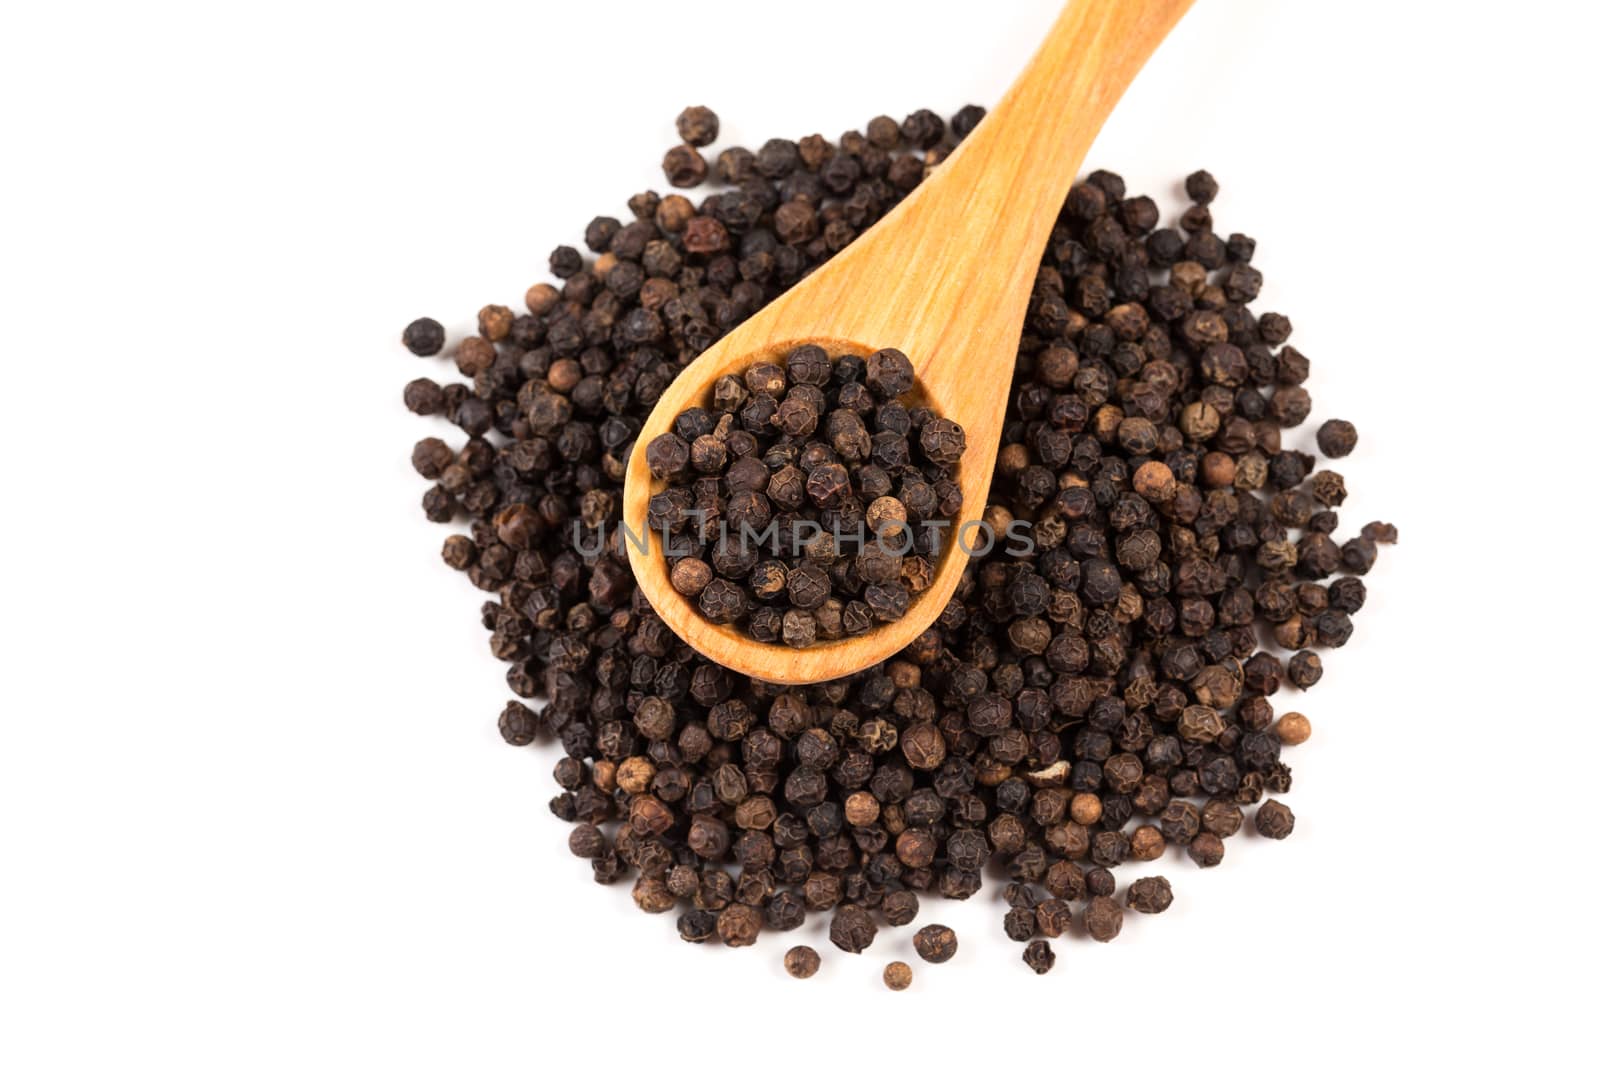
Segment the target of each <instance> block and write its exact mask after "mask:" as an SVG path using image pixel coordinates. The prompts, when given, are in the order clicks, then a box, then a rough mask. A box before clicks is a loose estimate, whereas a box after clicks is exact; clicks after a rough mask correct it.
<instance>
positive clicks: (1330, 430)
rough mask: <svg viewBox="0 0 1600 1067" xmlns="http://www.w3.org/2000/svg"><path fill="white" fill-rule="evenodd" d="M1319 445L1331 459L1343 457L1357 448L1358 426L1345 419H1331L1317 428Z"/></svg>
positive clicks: (1323, 452)
mask: <svg viewBox="0 0 1600 1067" xmlns="http://www.w3.org/2000/svg"><path fill="white" fill-rule="evenodd" d="M1317 447H1318V448H1319V449H1321V450H1322V454H1323V455H1324V456H1327V457H1328V458H1329V459H1343V458H1344V457H1345V456H1348V455H1349V454H1350V453H1352V452H1354V451H1355V450H1356V428H1355V426H1354V425H1352V424H1351V423H1348V422H1346V421H1344V420H1343V419H1329V420H1328V421H1327V422H1325V423H1323V424H1322V425H1321V426H1320V427H1318V428H1317Z"/></svg>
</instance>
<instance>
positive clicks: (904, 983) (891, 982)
mask: <svg viewBox="0 0 1600 1067" xmlns="http://www.w3.org/2000/svg"><path fill="white" fill-rule="evenodd" d="M883 984H884V985H886V986H888V987H889V988H890V989H892V990H894V991H895V992H896V993H898V992H901V991H902V990H905V989H910V988H911V967H910V966H909V965H907V964H905V963H902V962H900V961H899V960H895V961H894V962H893V963H891V964H889V965H888V966H886V967H885V968H884V969H883Z"/></svg>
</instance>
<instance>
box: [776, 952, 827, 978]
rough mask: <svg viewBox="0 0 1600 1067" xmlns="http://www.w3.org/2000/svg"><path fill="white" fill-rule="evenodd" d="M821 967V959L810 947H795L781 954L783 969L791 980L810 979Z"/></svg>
mask: <svg viewBox="0 0 1600 1067" xmlns="http://www.w3.org/2000/svg"><path fill="white" fill-rule="evenodd" d="M821 967H822V957H821V956H819V955H817V950H816V949H814V948H812V947H811V946H810V945H796V946H795V947H794V948H791V949H790V950H789V951H788V952H785V953H784V954H783V969H784V970H785V971H788V972H789V976H790V977H791V978H810V977H811V976H812V975H814V974H816V973H817V971H818V970H819V969H820V968H821Z"/></svg>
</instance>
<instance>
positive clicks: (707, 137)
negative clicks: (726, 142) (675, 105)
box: [678, 106, 720, 148]
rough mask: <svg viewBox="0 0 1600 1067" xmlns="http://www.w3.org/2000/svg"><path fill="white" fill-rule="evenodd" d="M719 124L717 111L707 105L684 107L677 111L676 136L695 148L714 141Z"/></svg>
mask: <svg viewBox="0 0 1600 1067" xmlns="http://www.w3.org/2000/svg"><path fill="white" fill-rule="evenodd" d="M719 125H720V124H719V122H718V120H717V113H716V112H715V111H712V110H711V109H710V108H708V107H698V106H697V107H686V108H684V109H683V110H682V111H680V112H678V136H679V137H681V138H683V141H684V143H685V144H689V145H692V146H694V147H695V148H704V147H705V146H706V145H708V144H710V143H711V142H712V141H715V140H716V139H717V132H718V128H719Z"/></svg>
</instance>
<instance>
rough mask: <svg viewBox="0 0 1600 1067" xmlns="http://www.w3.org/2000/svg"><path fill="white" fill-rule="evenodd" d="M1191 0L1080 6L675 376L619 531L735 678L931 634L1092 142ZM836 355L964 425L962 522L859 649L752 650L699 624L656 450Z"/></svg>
mask: <svg viewBox="0 0 1600 1067" xmlns="http://www.w3.org/2000/svg"><path fill="white" fill-rule="evenodd" d="M1192 2H1193V0H1071V2H1070V3H1068V4H1067V6H1066V8H1065V9H1064V10H1063V11H1062V13H1061V15H1060V16H1059V17H1058V18H1057V20H1056V22H1055V24H1054V26H1052V27H1051V29H1050V32H1049V34H1048V35H1047V36H1046V39H1045V41H1044V43H1043V45H1041V47H1040V49H1039V51H1038V52H1037V53H1036V54H1035V56H1034V57H1033V59H1032V61H1030V62H1029V64H1028V66H1027V68H1026V69H1025V70H1024V71H1023V73H1022V74H1021V76H1020V77H1018V79H1017V81H1016V83H1015V84H1014V85H1012V87H1011V89H1010V91H1009V92H1007V93H1006V95H1005V98H1004V99H1002V100H1001V102H1000V103H999V105H998V106H996V108H995V109H994V111H993V112H991V113H990V114H989V115H988V116H987V117H985V118H984V120H983V121H982V122H980V123H979V124H978V126H977V128H976V129H975V130H973V131H972V133H971V134H969V135H968V136H967V138H966V139H965V140H964V141H963V142H962V143H961V144H960V146H959V147H957V148H956V150H955V151H954V152H953V153H952V154H951V155H950V157H949V158H948V159H947V160H945V161H944V162H943V163H941V164H940V165H939V166H938V167H937V168H936V169H935V170H933V171H932V173H930V174H929V176H928V177H927V178H926V179H925V180H924V181H923V182H922V184H920V185H919V186H918V187H917V188H916V189H915V190H913V191H912V192H911V193H910V194H909V195H908V196H907V197H906V198H905V199H904V200H902V201H901V202H900V204H899V205H898V206H897V207H896V208H895V209H894V210H893V211H891V212H889V214H888V215H886V216H885V217H884V218H882V219H880V220H879V221H878V222H876V223H875V224H873V225H872V226H871V227H870V228H869V229H868V230H867V231H866V232H865V233H863V234H862V235H861V236H860V237H858V238H857V239H856V240H855V241H853V242H851V243H850V245H848V246H847V247H846V248H845V249H844V250H843V251H841V252H840V253H839V254H838V255H836V256H834V257H833V258H832V259H831V260H829V261H828V262H827V263H825V264H823V265H822V266H821V267H819V268H818V269H817V270H816V271H814V272H813V273H812V274H811V275H810V276H808V277H807V278H805V279H804V280H803V281H801V282H800V283H799V284H798V285H796V286H795V287H794V288H792V289H790V290H789V291H788V292H787V293H784V294H783V295H782V296H780V297H778V298H777V299H776V300H774V301H773V302H772V303H770V304H768V305H767V306H766V307H764V308H763V309H761V310H760V311H758V312H757V313H756V314H755V315H753V316H751V318H750V319H749V320H747V321H746V322H745V323H744V324H742V325H741V326H739V327H738V328H736V329H735V330H733V331H732V332H731V333H729V334H728V335H727V336H725V337H723V338H722V339H721V340H720V341H718V342H717V343H716V344H714V345H712V346H711V347H710V348H708V349H707V350H706V351H705V352H703V353H702V354H701V355H700V356H699V358H697V359H696V360H695V361H694V362H693V363H691V364H689V366H688V367H686V368H684V370H683V371H682V372H681V373H680V374H679V375H678V377H677V378H676V379H675V380H674V381H673V383H672V384H671V385H670V386H668V388H667V389H666V391H665V392H664V393H663V394H662V396H661V399H660V400H659V401H657V403H656V405H655V408H654V409H653V410H652V411H651V413H650V417H649V418H648V419H647V420H646V421H645V424H644V426H643V427H642V428H641V429H640V431H639V436H638V442H639V443H638V444H637V445H636V446H635V447H634V449H633V451H632V453H631V455H630V456H629V459H628V465H627V474H626V479H627V480H626V484H625V486H624V488H623V497H622V516H623V523H624V526H625V530H626V536H625V538H624V540H625V541H626V544H627V551H628V558H629V562H630V563H631V564H632V567H633V572H634V577H635V579H636V580H637V581H638V583H639V587H640V589H641V590H642V591H643V592H644V595H645V597H646V599H648V600H649V601H650V604H651V606H652V607H654V609H655V610H656V612H657V614H659V615H660V616H661V619H662V621H664V622H665V623H666V624H667V625H668V627H670V628H671V629H672V631H673V632H674V633H676V634H677V635H678V636H679V637H680V638H681V639H682V640H684V641H685V642H687V643H688V644H689V645H690V646H691V647H693V648H694V649H695V650H696V651H698V652H700V653H701V654H702V655H704V656H706V657H707V658H708V659H711V660H713V661H715V662H717V663H720V664H721V665H723V666H724V667H728V668H730V669H732V670H734V671H737V672H739V673H741V674H745V675H749V676H750V677H754V678H760V679H762V680H764V681H771V682H778V683H783V684H788V685H805V684H811V683H815V682H823V681H828V680H830V679H833V678H839V677H843V676H845V675H848V674H853V673H855V672H857V671H860V670H863V669H865V668H867V667H870V666H872V665H874V664H877V663H880V662H882V661H883V660H885V659H888V658H889V657H890V656H893V655H894V654H895V653H896V652H899V651H900V650H901V649H903V648H905V647H906V646H907V645H908V644H910V643H911V642H912V641H914V640H916V638H917V637H918V636H919V635H921V634H922V633H923V631H925V630H927V629H928V627H929V626H931V625H932V624H933V622H934V620H935V619H937V618H938V616H939V614H940V612H942V611H943V610H944V607H945V604H946V603H948V602H949V599H950V597H951V594H952V593H953V592H954V591H955V588H956V585H957V583H958V582H959V581H960V580H961V574H962V572H963V571H964V570H965V568H966V565H967V562H968V558H969V557H968V555H967V553H966V552H964V551H963V550H962V548H961V547H960V546H959V545H957V544H956V543H955V542H956V538H955V536H954V535H953V534H954V531H959V530H961V529H962V528H964V527H965V526H966V524H968V523H970V522H974V521H977V520H978V519H979V518H980V517H981V516H982V514H983V510H984V507H985V505H986V503H987V500H988V495H989V483H990V480H991V478H992V477H993V474H994V464H995V456H996V453H997V452H998V449H999V446H1000V437H1001V433H1002V430H1003V428H1004V418H1005V408H1006V402H1007V398H1008V396H1009V392H1010V386H1011V375H1012V370H1013V368H1014V366H1015V362H1016V353H1017V341H1018V340H1019V338H1020V337H1021V336H1022V326H1023V320H1024V319H1025V318H1026V315H1027V311H1028V304H1029V298H1030V296H1031V295H1032V292H1033V276H1034V272H1035V270H1036V268H1037V266H1038V262H1039V258H1040V255H1041V254H1042V253H1043V251H1044V246H1045V242H1046V241H1047V240H1048V239H1049V236H1050V232H1051V230H1052V228H1053V227H1054V225H1055V221H1056V216H1057V213H1058V212H1059V210H1060V207H1061V203H1062V201H1063V200H1064V199H1065V197H1066V194H1067V190H1068V189H1069V188H1070V186H1071V184H1072V180H1073V177H1074V176H1075V174H1076V173H1077V169H1078V166H1079V164H1080V163H1082V162H1083V157H1084V155H1085V154H1086V153H1087V151H1088V148H1089V144H1090V142H1092V141H1093V140H1094V137H1095V135H1096V134H1098V133H1099V131H1100V127H1101V125H1102V124H1104V122H1105V119H1106V117H1107V115H1109V114H1110V111H1111V108H1112V107H1113V106H1114V105H1115V103H1116V102H1117V100H1118V99H1119V98H1120V97H1121V96H1122V92H1123V90H1124V89H1126V88H1127V85H1128V83H1129V82H1131V81H1132V80H1133V76H1134V75H1135V74H1136V73H1137V72H1138V70H1139V68H1140V67H1141V66H1143V65H1144V61H1145V60H1146V59H1147V58H1148V57H1149V56H1150V54H1151V53H1152V52H1153V51H1154V50H1155V48H1156V46H1157V45H1158V44H1159V43H1160V42H1161V40H1162V38H1164V37H1165V36H1166V34H1167V31H1168V30H1170V29H1171V28H1172V26H1173V25H1175V24H1176V23H1177V21H1178V19H1179V18H1181V17H1182V15H1183V13H1184V12H1185V11H1186V10H1188V8H1189V6H1190V4H1191V3H1192ZM807 343H810V344H817V345H820V346H822V347H823V348H824V349H825V350H826V351H827V352H828V353H829V355H831V356H833V357H835V358H837V357H838V356H840V355H844V354H855V355H861V356H866V355H868V354H870V353H872V352H875V351H877V350H879V349H883V348H897V349H899V350H900V351H902V352H904V353H905V354H906V357H907V358H908V359H909V360H910V361H911V365H912V367H913V368H914V369H915V371H916V381H917V385H916V391H915V392H914V393H913V398H915V399H914V402H916V403H921V404H924V405H926V406H927V407H930V408H932V409H933V410H934V411H936V412H938V413H939V414H940V415H942V416H944V417H945V418H949V419H953V420H954V421H955V422H957V423H960V424H961V426H962V428H963V429H964V430H965V432H966V438H967V450H966V453H965V454H964V455H963V456H962V458H961V462H960V464H959V466H958V468H957V470H956V472H955V480H956V482H957V484H959V485H960V487H961V492H962V507H961V511H960V513H959V514H958V515H957V516H956V517H955V518H953V519H952V520H951V528H950V529H951V531H952V536H951V537H950V538H948V539H947V540H946V543H945V544H944V546H943V549H944V550H943V552H942V554H941V555H940V558H939V559H938V561H937V562H936V564H935V567H934V575H933V581H932V584H931V585H930V586H929V587H928V588H927V589H925V590H923V592H922V593H921V594H919V595H918V596H916V597H915V598H914V599H913V600H912V601H911V604H910V607H909V609H908V610H907V612H906V614H905V615H904V616H903V617H901V618H900V619H898V620H896V621H894V622H890V623H886V624H883V625H880V626H877V627H874V628H873V629H871V630H869V631H867V632H866V633H864V634H862V635H861V636H859V637H849V638H842V639H840V640H836V641H824V642H819V643H818V644H816V645H814V646H812V647H810V648H803V649H795V648H789V647H787V646H784V645H769V644H763V643H762V642H759V641H756V640H754V639H753V638H751V637H749V636H747V635H745V634H744V633H742V632H740V631H739V630H738V629H736V628H735V627H731V626H725V625H723V624H720V623H715V622H712V621H711V620H709V619H707V618H705V617H704V616H702V615H700V614H699V612H698V610H697V609H696V607H695V605H693V604H691V603H690V602H689V601H688V600H687V599H686V598H685V597H684V596H683V595H682V594H680V593H679V592H678V591H677V590H676V589H674V588H673V586H672V583H671V581H670V578H669V575H668V560H667V558H666V555H665V553H664V551H663V546H662V543H661V537H660V533H659V531H655V530H651V529H649V527H648V520H647V509H648V507H649V502H650V496H651V494H652V493H653V492H655V490H656V485H655V480H654V478H653V476H652V475H651V473H650V470H649V467H648V465H647V464H646V462H645V449H644V446H645V445H647V444H648V443H649V442H650V441H652V440H654V439H655V437H657V436H658V435H660V434H662V433H665V432H667V431H668V430H670V429H671V427H672V423H673V420H674V419H676V418H677V416H678V415H679V414H680V413H681V412H683V411H684V410H685V409H687V408H690V407H693V406H696V405H702V406H706V407H708V408H709V407H710V404H709V400H710V395H711V389H712V386H713V385H714V384H715V382H716V381H717V379H718V378H720V377H722V376H723V375H725V374H742V373H743V372H744V370H746V369H747V368H748V367H749V366H750V365H751V364H753V363H755V362H757V361H759V360H779V359H781V357H782V356H783V355H784V354H786V353H787V352H789V351H791V350H793V349H794V348H795V347H798V346H799V345H802V344H807Z"/></svg>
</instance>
